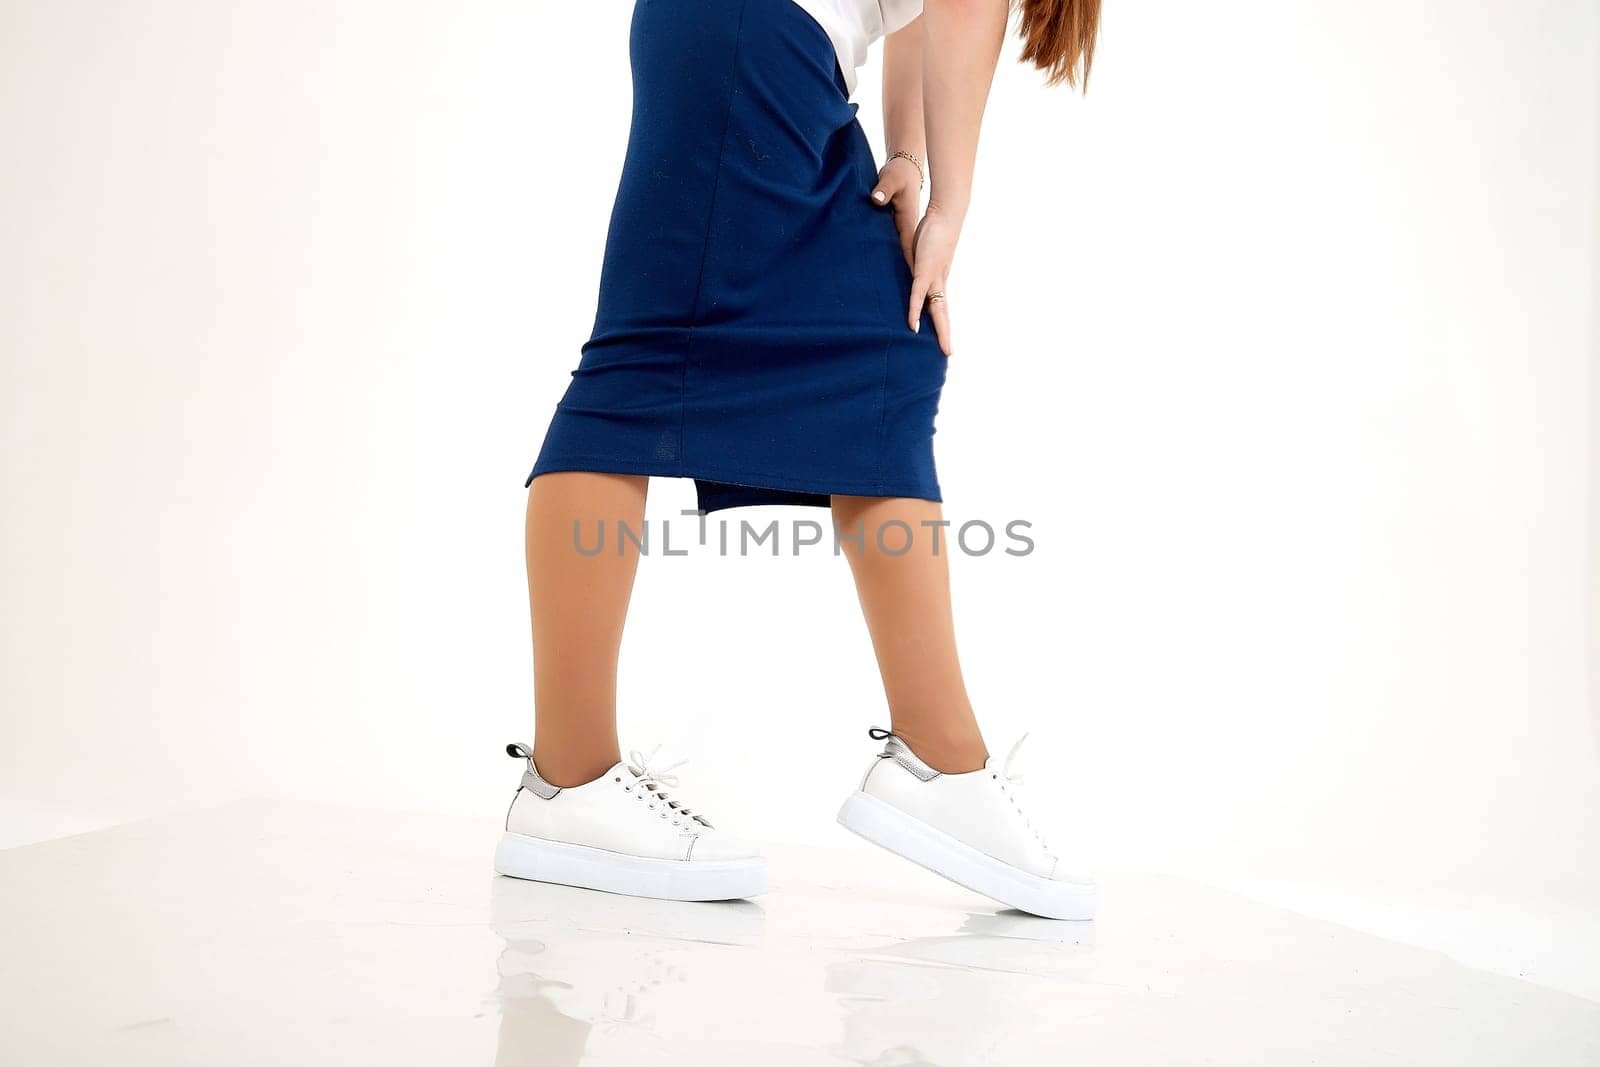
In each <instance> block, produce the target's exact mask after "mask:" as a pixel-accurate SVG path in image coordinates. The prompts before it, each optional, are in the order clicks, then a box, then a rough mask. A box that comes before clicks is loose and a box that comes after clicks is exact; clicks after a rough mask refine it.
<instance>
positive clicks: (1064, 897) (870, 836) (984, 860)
mask: <svg viewBox="0 0 1600 1067" xmlns="http://www.w3.org/2000/svg"><path fill="white" fill-rule="evenodd" d="M839 825H840V826H843V827H844V828H845V829H846V830H849V831H850V832H851V833H853V834H855V835H857V836H858V837H863V838H865V839H867V840H868V841H871V842H872V843H873V844H874V845H877V846H878V847H879V848H883V849H887V850H888V851H890V852H893V853H894V854H895V855H896V856H899V857H901V858H902V859H908V860H910V861H911V862H912V863H915V864H916V865H917V866H919V867H925V868H927V869H928V870H930V871H932V872H933V873H934V874H937V875H939V876H941V877H943V878H948V879H949V880H950V881H952V882H954V883H956V884H957V885H960V886H965V887H966V888H968V889H970V890H972V891H973V892H974V893H982V894H983V895H984V896H986V897H989V898H990V899H992V900H998V901H999V902H1000V903H1002V904H1006V905H1009V906H1010V907H1013V908H1016V909H1017V910H1018V911H1025V912H1027V913H1028V914H1030V915H1039V916H1043V917H1044V918H1046V919H1078V920H1084V919H1093V918H1094V913H1095V904H1096V897H1097V893H1096V891H1095V886H1094V883H1092V882H1066V881H1058V880H1056V879H1054V878H1040V877H1039V876H1038V875H1036V874H1029V873H1028V872H1027V871H1023V870H1018V869H1017V868H1016V867H1013V866H1012V865H1011V864H1009V863H1004V862H1001V861H1000V860H997V859H995V858H994V857H993V856H988V855H985V854H984V853H982V852H979V851H978V850H977V849H975V848H973V847H972V846H971V845H967V844H964V843H962V842H960V841H957V840H956V839H955V838H953V837H951V836H950V835H949V834H947V833H945V832H944V831H943V830H940V829H937V828H936V827H933V826H929V825H928V824H927V823H925V822H923V821H922V820H921V819H917V818H914V817H912V816H910V815H907V814H906V813H905V812H903V811H901V810H900V809H899V808H896V807H894V806H893V805H891V804H885V803H884V802H883V801H881V800H879V799H878V798H877V797H874V796H869V795H867V794H866V793H861V792H857V793H854V794H852V795H851V796H850V798H849V799H848V800H846V801H845V802H844V806H843V807H841V808H840V809H839Z"/></svg>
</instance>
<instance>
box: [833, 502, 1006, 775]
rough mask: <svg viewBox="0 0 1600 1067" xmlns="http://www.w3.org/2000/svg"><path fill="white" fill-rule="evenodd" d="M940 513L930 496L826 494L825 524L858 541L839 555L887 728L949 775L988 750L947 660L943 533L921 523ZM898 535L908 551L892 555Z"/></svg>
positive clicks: (956, 665) (952, 656)
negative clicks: (863, 626) (868, 641)
mask: <svg viewBox="0 0 1600 1067" xmlns="http://www.w3.org/2000/svg"><path fill="white" fill-rule="evenodd" d="M942 516H943V511H942V509H941V508H940V507H939V505H938V504H936V503H934V502H933V501H931V500H912V499H907V498H901V497H863V496H835V497H834V498H833V518H834V522H835V523H837V524H838V526H839V529H840V531H841V533H842V535H845V536H854V534H855V533H857V532H858V531H859V532H861V533H862V534H863V535H864V536H863V537H862V538H861V541H860V542H845V543H844V553H845V555H846V556H847V557H848V558H849V560H850V569H851V571H852V572H853V573H854V574H855V579H856V593H857V595H859V596H860V598H861V610H862V612H863V613H864V614H865V615H866V618H867V629H868V630H869V631H870V632H871V634H872V648H873V651H874V652H876V653H877V657H878V670H879V672H880V673H881V674H882V675H883V690H884V695H885V696H887V697H888V700H889V718H890V724H891V727H892V729H893V730H894V732H895V733H896V734H898V735H899V736H900V738H901V739H902V740H904V741H905V743H906V744H908V745H910V746H911V750H912V751H913V752H915V753H916V754H917V755H918V756H919V757H921V758H922V759H923V760H924V761H926V762H927V763H928V764H929V765H930V766H932V767H933V768H934V769H935V770H939V771H944V772H946V773H949V774H959V773H962V772H965V771H974V770H977V769H978V768H980V767H982V766H983V762H984V760H986V759H987V758H988V755H989V753H988V750H987V749H986V748H985V747H984V744H983V735H982V734H981V733H980V732H979V730H978V721H977V718H976V717H975V716H974V715H973V713H972V702H971V701H970V700H968V699H967V687H966V683H965V682H964V681H963V680H962V678H961V661H960V659H959V657H958V656H957V655H956V633H955V619H954V615H953V613H952V610H951V606H950V567H949V559H948V555H949V551H950V545H949V543H948V541H949V539H948V536H947V535H948V533H949V531H948V530H947V529H942V528H941V529H937V530H935V529H934V528H932V527H928V526H923V525H922V523H924V522H938V521H941V519H942ZM886 523H887V524H891V525H888V526H885V524H886ZM900 524H904V525H903V526H902V525H900ZM880 529H881V530H882V531H883V538H882V543H881V544H880V543H879V539H878V531H879V530H880ZM907 530H909V531H910V532H911V535H912V540H911V547H910V550H909V551H906V552H904V553H902V554H898V555H896V554H895V553H897V552H899V550H900V549H901V548H902V547H904V546H905V544H906V531H907ZM936 532H937V533H938V534H939V535H940V538H939V552H938V554H937V555H935V554H934V552H933V534H934V533H936ZM886 550H887V551H886Z"/></svg>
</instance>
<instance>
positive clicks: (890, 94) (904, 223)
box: [872, 18, 928, 264]
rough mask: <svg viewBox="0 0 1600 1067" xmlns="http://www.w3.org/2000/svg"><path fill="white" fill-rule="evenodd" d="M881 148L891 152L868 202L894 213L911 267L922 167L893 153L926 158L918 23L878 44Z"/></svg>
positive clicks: (913, 23)
mask: <svg viewBox="0 0 1600 1067" xmlns="http://www.w3.org/2000/svg"><path fill="white" fill-rule="evenodd" d="M883 143H884V145H885V146H886V148H887V150H888V151H889V152H890V153H891V155H890V157H889V160H888V161H887V162H886V163H884V165H883V169H882V170H880V171H879V172H878V184H877V185H876V186H875V187H874V188H873V190H872V202H873V203H875V204H877V205H879V206H880V207H881V206H883V205H888V206H889V207H890V208H892V209H893V210H894V224H895V229H897V230H898V231H899V233H900V248H901V250H902V251H903V252H905V254H906V263H908V264H909V263H911V261H912V260H911V242H912V239H913V238H914V237H915V236H916V232H917V219H918V218H920V217H921V215H922V181H923V168H924V167H926V166H927V164H926V163H924V164H922V165H921V166H918V165H917V164H915V163H912V162H911V161H910V160H908V159H906V158H905V157H904V156H895V155H893V154H892V153H895V152H909V153H910V154H911V155H914V156H916V157H917V159H919V160H926V159H927V158H928V142H927V135H926V134H925V133H923V124H922V20H921V19H920V18H917V19H913V20H912V21H911V22H909V23H907V24H906V25H905V26H904V27H902V28H901V29H899V30H896V31H895V32H894V33H891V34H890V35H889V36H888V37H887V38H885V40H884V42H883Z"/></svg>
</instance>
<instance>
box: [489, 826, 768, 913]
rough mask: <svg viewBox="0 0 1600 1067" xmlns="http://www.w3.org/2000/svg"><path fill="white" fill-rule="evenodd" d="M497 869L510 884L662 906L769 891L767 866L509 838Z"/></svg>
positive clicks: (497, 859) (502, 842)
mask: <svg viewBox="0 0 1600 1067" xmlns="http://www.w3.org/2000/svg"><path fill="white" fill-rule="evenodd" d="M494 869H495V872H496V873H498V874H503V875H505V876H506V877H508V878H521V879H524V880H526V881H529V882H554V883H556V884H557V885H570V886H576V887H578V888H579V889H597V890H599V891H600V892H602V893H622V894H624V895H626V896H630V897H653V898H655V899H657V900H743V899H744V898H746V897H753V896H758V895H759V894H761V893H765V892H766V891H767V861H766V860H764V859H761V858H759V857H754V858H751V859H742V860H662V859H648V858H645V857H642V856H626V855H623V854H622V853H620V852H607V851H606V850H605V849H603V848H590V847H589V846H587V845H573V844H568V843H566V842H564V841H546V840H544V839H543V838H539V837H528V836H527V835H525V834H513V833H507V834H505V835H504V836H503V837H501V838H500V844H499V847H497V848H496V849H495V850H494Z"/></svg>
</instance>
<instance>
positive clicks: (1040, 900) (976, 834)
mask: <svg viewBox="0 0 1600 1067" xmlns="http://www.w3.org/2000/svg"><path fill="white" fill-rule="evenodd" d="M869 733H870V734H871V736H872V738H873V740H876V741H885V742H887V743H886V744H885V745H884V746H883V752H882V753H880V754H879V755H878V758H877V759H875V760H873V762H872V766H870V767H868V768H867V773H866V776H865V777H863V778H862V779H861V788H860V789H859V790H858V791H857V792H856V793H855V794H854V795H852V796H851V797H850V798H849V799H848V800H846V801H845V802H844V807H842V808H840V809H839V822H840V824H841V825H842V826H844V827H845V828H846V829H847V830H850V831H852V832H853V833H856V834H859V835H861V836H862V837H864V838H866V839H867V840H868V841H871V842H872V843H873V844H875V845H880V846H882V847H883V848H886V849H888V850H889V851H890V852H893V853H894V854H895V855H897V856H903V857H905V858H906V859H908V860H910V861H911V862H912V863H916V864H920V865H921V866H923V867H926V868H928V870H930V871H933V872H934V873H935V874H941V875H943V876H944V877H946V878H948V879H950V880H951V881H952V882H955V883H957V884H958V885H963V886H966V887H967V888H968V889H971V890H973V891H974V892H977V893H982V894H983V895H984V896H986V897H992V898H993V899H995V900H998V901H999V902H1000V903H1002V904H1007V905H1010V906H1011V907H1013V908H1017V909H1019V910H1021V911H1026V912H1029V913H1030V914H1033V915H1042V916H1044V917H1046V918H1050V919H1092V918H1094V911H1095V884H1094V880H1093V879H1091V878H1088V877H1084V876H1080V875H1074V874H1070V873H1068V871H1067V870H1066V869H1065V865H1064V864H1063V863H1062V862H1061V861H1060V859H1059V858H1058V857H1057V856H1056V855H1055V853H1053V852H1052V851H1051V850H1050V848H1049V846H1048V845H1046V844H1045V842H1044V839H1043V838H1042V837H1041V836H1040V835H1039V833H1038V832H1037V831H1036V830H1035V829H1034V828H1033V824H1032V823H1030V822H1029V821H1028V819H1027V816H1025V815H1024V814H1023V813H1022V808H1021V806H1020V804H1019V802H1018V799H1017V789H1016V787H1017V785H1019V784H1020V783H1021V777H1020V776H1019V775H1014V774H1012V773H1011V764H1012V762H1013V761H1014V760H1015V759H1016V755H1017V750H1018V749H1019V748H1021V747H1022V741H1020V740H1019V741H1018V742H1017V743H1016V745H1014V746H1012V749H1011V754H1010V755H1009V756H1007V757H1006V761H1005V764H1004V765H1003V766H1002V765H1001V764H999V763H998V762H997V761H996V760H995V759H994V757H993V756H991V757H990V758H989V760H988V762H986V763H985V764H984V765H983V769H982V770H981V771H969V772H968V773H966V774H941V773H939V772H938V771H936V770H934V769H933V768H932V767H930V766H928V765H927V764H926V763H924V762H922V761H921V760H920V759H918V758H917V756H916V754H915V753H913V752H912V751H911V749H910V748H908V747H907V746H906V743H905V742H904V741H902V740H900V738H898V737H896V736H895V735H894V734H891V733H890V732H889V731H887V730H878V729H874V730H871V731H869ZM1026 737H1027V735H1026V734H1024V735H1023V738H1024V739H1026Z"/></svg>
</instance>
